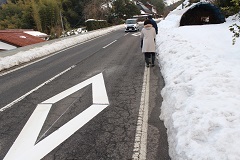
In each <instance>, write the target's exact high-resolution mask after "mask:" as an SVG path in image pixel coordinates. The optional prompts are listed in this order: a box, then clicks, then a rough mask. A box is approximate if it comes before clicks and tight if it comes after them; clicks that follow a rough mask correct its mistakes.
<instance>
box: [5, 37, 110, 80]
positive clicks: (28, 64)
mask: <svg viewBox="0 0 240 160" xmlns="http://www.w3.org/2000/svg"><path fill="white" fill-rule="evenodd" d="M108 34H109V33H106V34H103V35H101V36H97V37H95V38H92V39H89V40H86V41H84V42H80V43H78V44H75V45H73V46H70V47H67V48H65V49H62V50H60V51H57V52H55V53H53V54H50V55H47V56H44V57H42V58H41V57H40V59H39V60H36V61H33V62H30V63H27V64H25V65H23V66H21V67H17V68H16V69H12V70H10V71H6V72H4V73H1V74H0V77H1V76H4V75H6V74H9V73H12V72H14V71H17V70H19V69H22V68H24V67H27V66H30V65H32V64H34V63H37V62H40V61H42V60H44V59H47V58H49V57H52V56H54V55H56V54H59V53H61V52H63V51H66V50H68V49H71V48H74V47H76V46H79V45H82V44H85V43H87V42H90V41H93V40H95V39H98V38H100V37H103V36H105V35H108ZM0 72H1V71H0Z"/></svg>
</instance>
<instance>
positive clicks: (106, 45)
mask: <svg viewBox="0 0 240 160" xmlns="http://www.w3.org/2000/svg"><path fill="white" fill-rule="evenodd" d="M116 41H117V40H115V41H112V42H111V43H109V44H108V45H106V46H104V47H103V48H107V47H108V46H110V45H111V44H113V43H115V42H116Z"/></svg>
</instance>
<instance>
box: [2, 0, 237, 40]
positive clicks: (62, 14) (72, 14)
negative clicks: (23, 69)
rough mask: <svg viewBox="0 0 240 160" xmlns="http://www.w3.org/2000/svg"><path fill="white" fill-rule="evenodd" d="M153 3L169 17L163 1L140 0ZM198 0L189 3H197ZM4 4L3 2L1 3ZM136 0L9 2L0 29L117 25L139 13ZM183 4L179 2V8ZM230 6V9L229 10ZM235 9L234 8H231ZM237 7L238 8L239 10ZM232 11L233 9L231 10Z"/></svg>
mask: <svg viewBox="0 0 240 160" xmlns="http://www.w3.org/2000/svg"><path fill="white" fill-rule="evenodd" d="M139 1H140V2H142V3H143V4H146V2H150V3H151V4H152V5H154V6H155V7H156V10H157V13H158V14H159V15H161V14H165V15H166V14H167V13H168V12H169V11H170V10H172V9H174V7H175V6H174V7H171V6H170V7H168V8H166V10H164V9H165V5H164V2H163V0H139ZM197 1H199V0H190V2H192V3H193V2H197ZM0 2H4V0H0ZM134 2H136V1H135V0H7V3H6V4H2V5H1V7H0V30H2V29H34V30H38V31H41V32H44V33H47V34H49V35H51V38H55V37H59V36H60V35H61V34H62V31H63V30H70V29H72V28H78V27H82V26H84V25H85V20H87V19H97V20H106V21H107V22H108V24H109V25H115V24H119V23H120V22H122V20H124V19H126V18H130V17H132V16H133V15H137V14H140V10H139V8H138V7H137V6H136V5H135V3H134ZM180 3H181V1H179V2H178V3H177V5H179V4H180ZM212 3H215V4H217V5H218V6H220V7H222V8H223V9H225V12H226V13H229V12H230V13H229V14H232V13H233V10H234V12H236V10H238V11H239V0H232V1H231V0H225V1H223V0H212ZM229 6H230V7H229ZM232 6H234V7H232ZM236 6H237V7H236ZM229 8H230V9H229Z"/></svg>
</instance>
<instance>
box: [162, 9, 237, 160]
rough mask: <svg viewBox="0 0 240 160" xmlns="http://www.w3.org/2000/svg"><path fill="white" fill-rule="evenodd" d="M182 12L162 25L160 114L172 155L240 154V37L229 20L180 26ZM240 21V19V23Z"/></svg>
mask: <svg viewBox="0 0 240 160" xmlns="http://www.w3.org/2000/svg"><path fill="white" fill-rule="evenodd" d="M181 13H182V11H180V10H175V11H173V12H171V13H170V14H169V15H168V16H167V18H165V20H163V21H161V22H160V23H159V24H158V27H159V34H158V35H157V47H158V59H159V65H160V68H161V72H162V75H163V77H164V80H165V83H166V85H165V87H164V89H163V90H162V92H161V94H162V96H163V103H162V106H161V112H162V113H161V115H160V118H161V119H162V120H164V124H165V126H166V127H167V133H168V142H169V149H170V150H169V153H170V156H171V158H172V159H173V160H239V159H240V151H239V146H240V39H237V43H236V44H235V45H232V33H231V32H230V31H229V26H230V25H231V24H233V23H235V22H233V20H232V18H229V19H227V22H226V23H224V24H217V25H203V26H201V25H199V26H184V27H178V26H179V21H180V18H181V17H180V16H181ZM237 23H238V24H240V22H239V21H238V22H237Z"/></svg>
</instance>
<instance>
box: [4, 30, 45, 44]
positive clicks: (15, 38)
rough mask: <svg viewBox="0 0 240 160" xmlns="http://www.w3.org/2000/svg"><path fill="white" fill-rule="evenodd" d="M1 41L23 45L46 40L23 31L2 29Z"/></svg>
mask: <svg viewBox="0 0 240 160" xmlns="http://www.w3.org/2000/svg"><path fill="white" fill-rule="evenodd" d="M0 41H2V42H5V43H8V44H11V45H14V46H17V47H23V46H27V45H31V44H35V43H40V42H44V41H45V40H43V39H41V38H38V37H35V36H32V35H29V34H27V33H24V32H22V31H9V30H2V31H0Z"/></svg>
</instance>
